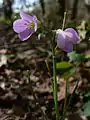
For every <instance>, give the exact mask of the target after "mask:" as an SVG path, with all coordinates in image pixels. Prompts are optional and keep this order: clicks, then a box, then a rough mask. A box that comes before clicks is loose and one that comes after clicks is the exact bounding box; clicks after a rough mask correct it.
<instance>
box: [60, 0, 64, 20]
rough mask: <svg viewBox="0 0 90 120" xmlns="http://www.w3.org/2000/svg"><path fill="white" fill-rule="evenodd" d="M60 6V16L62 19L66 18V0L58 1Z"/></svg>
mask: <svg viewBox="0 0 90 120" xmlns="http://www.w3.org/2000/svg"><path fill="white" fill-rule="evenodd" d="M58 4H59V6H60V7H59V14H61V16H62V18H63V17H64V12H65V0H58Z"/></svg>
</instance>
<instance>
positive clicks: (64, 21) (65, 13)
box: [62, 12, 67, 30]
mask: <svg viewBox="0 0 90 120" xmlns="http://www.w3.org/2000/svg"><path fill="white" fill-rule="evenodd" d="M66 15H67V12H64V18H63V24H62V30H63V29H64V27H65V23H66Z"/></svg>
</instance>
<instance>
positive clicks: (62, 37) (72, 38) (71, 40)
mask: <svg viewBox="0 0 90 120" xmlns="http://www.w3.org/2000/svg"><path fill="white" fill-rule="evenodd" d="M79 40H80V36H79V35H78V33H77V32H76V31H75V30H74V29H73V28H67V29H65V30H64V31H63V30H61V29H59V30H57V46H58V47H59V48H61V49H62V50H63V51H65V52H71V51H72V50H73V45H74V44H77V42H78V41H79Z"/></svg>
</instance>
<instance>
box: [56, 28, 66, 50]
mask: <svg viewBox="0 0 90 120" xmlns="http://www.w3.org/2000/svg"><path fill="white" fill-rule="evenodd" d="M65 39H66V35H65V33H64V31H62V30H60V31H58V32H57V46H58V47H59V48H64V47H65Z"/></svg>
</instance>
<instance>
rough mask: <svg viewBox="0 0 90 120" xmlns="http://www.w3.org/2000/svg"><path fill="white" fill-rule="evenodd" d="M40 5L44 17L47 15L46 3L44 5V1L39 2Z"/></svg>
mask: <svg viewBox="0 0 90 120" xmlns="http://www.w3.org/2000/svg"><path fill="white" fill-rule="evenodd" d="M39 3H40V6H41V9H42V13H43V15H44V14H45V3H44V0H39Z"/></svg>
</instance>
